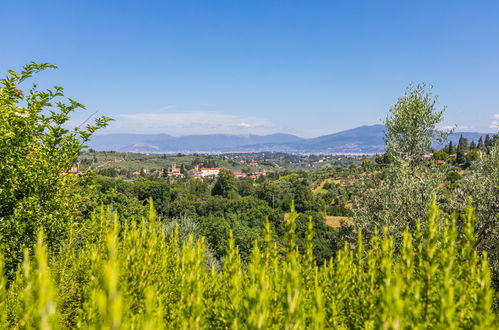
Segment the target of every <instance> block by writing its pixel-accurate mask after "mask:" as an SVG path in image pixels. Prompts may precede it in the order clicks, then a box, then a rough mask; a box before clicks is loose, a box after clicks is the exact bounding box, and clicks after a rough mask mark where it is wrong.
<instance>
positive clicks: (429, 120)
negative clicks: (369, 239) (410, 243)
mask: <svg viewBox="0 0 499 330" xmlns="http://www.w3.org/2000/svg"><path fill="white" fill-rule="evenodd" d="M430 89H431V88H427V87H426V85H425V84H419V85H412V84H411V85H409V87H408V88H407V89H406V91H405V93H404V95H402V96H401V97H399V98H398V100H397V102H396V103H395V105H393V106H392V107H391V108H390V110H389V114H388V116H387V118H386V120H385V121H384V124H385V125H386V133H385V143H386V151H387V153H390V154H391V155H392V156H393V161H391V162H389V163H388V164H387V166H386V167H384V168H383V170H382V171H368V172H367V174H365V175H364V174H363V175H361V176H359V177H358V180H357V182H358V184H359V189H361V190H362V191H363V192H362V193H361V194H359V195H358V196H357V197H356V198H355V199H354V201H353V207H352V209H353V213H354V221H355V225H356V227H357V228H358V229H360V228H361V229H363V231H364V232H365V233H366V235H370V234H372V233H373V231H374V229H375V228H376V227H378V228H381V227H387V228H388V229H389V232H390V234H392V235H394V237H395V238H400V237H401V236H400V235H401V234H402V232H403V230H404V229H405V228H406V227H409V228H411V229H414V227H415V225H416V221H417V219H423V218H424V216H425V212H426V210H427V207H428V205H429V204H430V202H431V199H432V196H433V194H435V193H437V191H438V189H439V185H440V183H441V182H443V180H444V178H445V174H444V172H445V171H444V170H443V169H442V167H441V166H436V165H434V164H432V163H425V162H422V160H423V156H424V154H425V153H426V152H428V151H429V150H430V147H431V144H432V142H433V140H434V139H443V138H445V136H446V134H448V132H442V131H439V130H438V129H437V124H438V123H440V122H441V121H442V120H443V113H444V110H445V107H444V109H442V110H436V97H434V96H433V95H432V94H431V92H430ZM424 225H425V224H424V223H423V226H424Z"/></svg>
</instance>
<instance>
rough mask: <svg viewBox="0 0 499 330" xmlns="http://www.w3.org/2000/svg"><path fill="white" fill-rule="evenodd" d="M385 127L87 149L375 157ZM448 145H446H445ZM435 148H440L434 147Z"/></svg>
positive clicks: (114, 141)
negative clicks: (313, 134) (341, 154)
mask: <svg viewBox="0 0 499 330" xmlns="http://www.w3.org/2000/svg"><path fill="white" fill-rule="evenodd" d="M384 131H385V126H384V125H380V124H376V125H364V126H359V127H355V128H351V129H348V130H344V131H340V132H336V133H332V134H327V135H322V136H318V137H315V138H302V137H299V136H296V135H293V134H287V133H274V134H268V135H255V134H244V135H237V134H193V135H185V136H172V135H168V134H127V133H115V134H102V135H95V136H94V137H93V139H92V140H91V141H90V143H89V148H92V149H94V150H100V151H110V150H114V151H127V152H146V153H223V152H227V153H229V152H262V151H269V152H272V151H273V152H289V153H344V154H375V153H381V152H383V151H384V148H385V144H384V141H383V136H384ZM487 134H488V135H491V134H492V135H493V134H495V133H480V132H455V133H452V134H451V135H450V136H449V138H448V140H447V141H449V140H450V141H452V142H453V143H457V141H458V140H459V137H460V136H461V135H463V136H464V137H465V138H467V139H468V140H470V141H471V140H475V141H477V140H478V139H479V138H480V136H485V135H487ZM447 143H448V142H447ZM434 147H437V148H438V147H441V145H438V144H437V143H435V144H434Z"/></svg>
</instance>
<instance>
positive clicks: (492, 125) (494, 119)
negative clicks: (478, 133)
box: [490, 113, 499, 129]
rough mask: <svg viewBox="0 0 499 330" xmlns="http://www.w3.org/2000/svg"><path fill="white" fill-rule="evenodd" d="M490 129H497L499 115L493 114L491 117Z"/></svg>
mask: <svg viewBox="0 0 499 330" xmlns="http://www.w3.org/2000/svg"><path fill="white" fill-rule="evenodd" d="M490 128H495V129H498V128H499V113H495V114H494V115H493V116H492V121H491V122H490Z"/></svg>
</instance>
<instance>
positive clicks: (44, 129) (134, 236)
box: [0, 64, 499, 329]
mask: <svg viewBox="0 0 499 330" xmlns="http://www.w3.org/2000/svg"><path fill="white" fill-rule="evenodd" d="M49 67H51V66H49V65H45V64H42V65H40V64H30V65H28V66H26V67H25V68H24V70H23V72H21V73H16V72H13V71H11V72H9V76H8V77H7V78H5V79H3V80H2V81H1V82H0V111H1V116H0V155H1V158H0V179H1V181H0V184H1V187H0V197H1V198H0V244H1V251H2V253H1V255H2V256H3V258H2V262H0V264H1V266H2V268H1V271H0V275H1V276H0V305H1V306H2V307H3V308H1V309H0V324H1V327H2V328H5V327H14V328H38V327H40V328H50V327H53V328H73V327H79V328H106V329H110V328H121V327H123V328H128V327H130V328H151V329H155V328H161V327H167V328H189V329H190V328H205V327H206V328H208V327H209V328H211V327H217V328H227V327H232V328H268V327H274V328H283V327H284V328H308V327H313V328H324V327H330V328H387V329H388V328H412V327H419V328H444V327H450V328H456V327H459V328H472V327H474V328H487V327H493V326H494V322H495V314H494V312H493V307H492V305H493V303H494V299H495V298H494V296H495V293H494V290H493V288H496V289H497V287H498V286H499V281H498V273H499V266H498V264H499V262H498V260H499V256H498V252H497V249H496V248H495V247H496V246H497V243H498V242H497V239H498V237H499V232H498V219H497V216H498V200H497V198H498V196H499V193H498V191H497V189H498V188H499V182H498V179H499V173H498V169H499V160H498V156H499V152H498V146H497V145H498V144H497V137H493V138H490V137H489V138H488V139H487V140H486V141H484V140H481V141H477V142H474V141H472V142H471V143H470V142H468V141H465V140H464V139H462V141H460V143H459V145H458V146H457V147H456V148H454V147H453V146H452V145H450V146H446V147H444V148H443V149H442V150H440V151H434V152H433V155H432V156H431V157H429V158H428V157H426V156H427V155H428V152H429V151H430V150H431V143H432V140H433V138H434V137H435V136H436V135H441V132H439V131H437V130H436V125H437V124H438V123H439V122H440V121H441V119H442V116H443V111H435V104H436V102H435V99H434V98H433V96H432V95H431V93H429V92H428V90H427V89H426V87H425V86H424V85H418V86H410V87H409V88H408V90H407V92H406V94H405V95H404V96H402V97H401V98H399V100H398V101H397V103H396V105H394V107H392V109H391V110H390V114H389V116H388V117H387V120H386V122H385V124H386V126H387V127H388V132H387V136H386V138H387V141H386V142H387V153H385V154H384V155H382V156H380V157H378V158H376V159H375V160H373V159H366V160H364V161H363V162H362V163H360V162H359V161H358V160H356V159H353V160H348V164H349V166H348V167H342V166H338V167H325V168H322V169H320V170H316V171H311V172H304V171H296V170H293V171H290V170H289V169H286V168H279V167H280V165H279V166H278V167H275V166H274V170H273V172H272V173H268V174H267V175H265V176H261V177H260V178H258V179H252V178H249V177H248V178H242V179H236V178H235V177H234V176H233V175H232V173H231V172H230V171H228V170H227V171H221V173H220V175H219V176H218V177H217V178H216V179H213V180H203V179H195V178H189V177H188V176H186V177H184V178H169V177H167V176H162V175H159V176H158V175H154V174H145V172H142V173H141V174H140V175H139V176H133V177H132V176H131V175H130V168H120V167H119V166H121V165H118V164H123V162H118V163H115V162H113V161H112V160H111V159H110V160H109V161H108V160H106V159H107V158H106V157H115V158H116V155H115V154H111V153H98V152H85V153H82V151H83V150H84V148H85V146H84V144H85V142H86V141H88V139H89V138H90V135H91V134H92V133H93V132H95V131H96V130H98V129H99V128H101V127H104V126H105V125H106V123H107V122H108V120H109V119H108V118H105V117H104V118H99V119H97V120H96V122H95V124H91V125H87V126H86V127H85V128H84V129H82V128H80V127H79V128H77V129H76V130H74V131H72V130H68V129H67V128H65V127H66V126H65V124H66V122H67V120H68V119H69V116H70V113H71V112H72V111H75V110H77V109H78V108H82V107H83V106H82V105H80V104H79V103H77V102H75V101H73V100H71V99H64V97H63V93H62V88H59V87H56V88H54V90H49V91H39V90H37V88H36V86H34V87H33V88H31V90H29V91H28V92H23V91H21V87H22V84H23V82H24V81H25V80H26V79H27V78H29V77H31V76H32V75H33V74H34V73H36V72H38V71H41V70H43V69H46V68H49ZM414 118H416V119H417V120H413V119H414ZM78 156H79V157H80V158H79V162H80V166H81V167H83V166H82V165H85V164H86V163H85V162H87V163H88V164H86V165H87V166H89V167H90V169H87V170H86V171H84V172H85V173H86V174H85V175H84V176H82V177H78V176H74V175H70V174H68V169H69V168H70V167H71V165H72V164H75V163H76V162H77V161H78V160H77V159H78V158H77V157H78ZM121 156H125V157H129V158H130V160H133V162H136V163H138V164H139V165H140V162H144V164H145V165H144V166H143V168H150V167H151V166H157V165H158V164H164V160H165V159H166V158H163V157H162V156H154V157H145V156H140V155H134V154H126V155H120V157H121ZM89 157H91V158H92V160H91V161H90V162H89V161H88V160H89V159H90V158H89ZM141 157H142V158H141ZM175 157H176V158H175V162H178V163H179V164H182V163H181V162H182V161H185V164H184V168H183V171H184V172H185V173H186V174H187V171H188V170H189V169H190V168H189V166H193V165H195V164H199V163H205V164H206V165H205V166H220V164H224V162H225V163H229V164H230V162H231V161H232V162H235V159H237V158H233V159H229V158H227V157H226V156H221V157H214V156H203V155H196V156H185V155H176V156H175ZM271 157H275V155H273V156H271ZM278 157H281V156H280V155H279V156H278ZM283 157H284V156H283ZM310 157H311V158H310ZM314 157H315V156H314ZM314 157H312V156H309V157H308V160H307V161H310V159H312V161H313V162H315V161H318V159H320V158H319V157H318V156H317V159H316V158H314ZM99 158H103V159H104V160H102V159H101V160H99ZM321 158H322V156H321ZM279 159H280V158H279ZM283 159H286V162H293V161H296V162H300V163H301V160H300V159H299V158H297V157H296V156H289V157H288V156H286V157H284V158H282V159H281V161H282V160H283ZM94 160H95V161H94ZM179 160H180V161H179ZM99 161H100V162H101V163H107V162H109V163H108V164H107V165H106V166H102V167H99V168H97V169H96V167H95V166H94V165H95V164H96V163H99ZM147 162H150V164H148V163H147ZM277 162H279V161H278V160H276V161H275V162H274V163H277ZM113 164H114V165H113ZM128 164H130V163H128ZM280 164H283V163H280ZM359 164H361V165H359ZM136 165H137V164H135V165H134V166H136ZM236 165H237V166H239V164H234V166H236ZM336 165H340V164H336ZM92 166H94V167H93V170H92ZM161 166H163V165H161ZM263 166H269V168H271V167H272V166H273V165H272V163H271V162H270V161H269V163H268V164H263ZM300 166H301V165H300ZM164 167H166V166H164ZM292 168H295V167H292ZM113 169H114V170H113ZM229 169H230V167H229ZM248 170H249V171H250V170H252V169H251V168H249V169H248ZM470 197H471V198H470ZM153 205H154V207H153ZM437 205H438V206H437ZM339 219H341V221H340V220H339ZM334 221H337V223H336V222H335V225H332V223H333V222H334ZM338 225H339V227H338ZM336 227H337V228H336ZM491 269H492V272H491V271H490V270H491Z"/></svg>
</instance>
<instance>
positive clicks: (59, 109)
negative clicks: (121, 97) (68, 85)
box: [0, 63, 110, 272]
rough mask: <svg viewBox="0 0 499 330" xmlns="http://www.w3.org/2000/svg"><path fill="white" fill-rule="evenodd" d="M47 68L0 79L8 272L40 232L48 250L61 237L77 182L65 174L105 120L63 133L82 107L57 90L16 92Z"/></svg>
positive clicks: (0, 206)
mask: <svg viewBox="0 0 499 330" xmlns="http://www.w3.org/2000/svg"><path fill="white" fill-rule="evenodd" d="M47 68H55V66H53V65H49V64H37V63H31V64H28V65H26V66H25V67H24V68H23V71H22V72H20V73H17V72H15V71H9V75H8V76H7V77H6V78H4V79H2V80H0V184H1V186H0V242H1V243H2V244H3V248H4V253H5V262H6V268H7V270H8V271H9V272H11V271H14V269H15V265H16V263H17V261H18V260H22V258H23V250H24V248H30V247H31V246H32V245H33V242H34V241H35V240H36V233H37V232H38V231H39V230H40V228H43V229H44V232H45V234H46V236H47V244H48V245H49V246H50V247H54V246H55V245H57V244H58V243H59V242H60V241H61V239H63V238H64V237H65V236H66V234H67V231H68V229H69V228H70V227H71V226H70V223H71V220H70V219H71V218H73V217H74V215H75V211H74V205H75V204H77V200H78V199H77V194H73V193H72V189H73V188H74V185H75V182H76V178H75V177H73V176H68V175H67V171H68V170H69V168H70V167H71V165H72V162H73V161H74V160H75V158H76V156H77V154H78V152H79V151H80V150H81V149H82V148H84V144H85V142H86V141H88V139H89V137H90V136H91V134H92V133H93V132H95V131H96V130H98V129H99V128H101V127H103V126H105V125H106V123H107V122H108V121H109V120H110V119H109V118H106V117H101V118H97V119H96V120H95V123H94V124H88V125H86V126H85V127H83V128H75V129H74V130H72V131H70V130H68V129H66V128H65V124H67V121H68V120H69V115H70V114H71V113H72V112H73V111H76V110H78V109H83V108H84V106H83V105H81V104H80V103H78V102H76V101H74V100H72V99H70V98H68V99H65V98H64V94H63V88H62V87H57V86H56V87H54V88H53V89H49V90H45V91H40V90H38V89H37V86H36V85H33V86H32V87H31V88H30V89H29V90H27V91H22V90H21V88H22V84H23V83H25V81H26V80H27V79H28V78H30V77H31V76H33V75H34V74H35V73H37V72H39V71H42V70H45V69H47Z"/></svg>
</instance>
